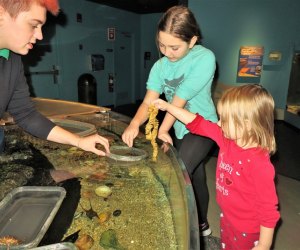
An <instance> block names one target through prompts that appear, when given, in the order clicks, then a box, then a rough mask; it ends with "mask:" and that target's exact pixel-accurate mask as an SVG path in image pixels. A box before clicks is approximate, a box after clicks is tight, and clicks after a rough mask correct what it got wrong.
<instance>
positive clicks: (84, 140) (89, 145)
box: [77, 134, 110, 156]
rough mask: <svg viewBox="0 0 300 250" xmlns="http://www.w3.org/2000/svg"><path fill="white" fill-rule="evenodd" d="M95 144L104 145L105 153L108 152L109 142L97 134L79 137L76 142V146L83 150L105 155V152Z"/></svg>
mask: <svg viewBox="0 0 300 250" xmlns="http://www.w3.org/2000/svg"><path fill="white" fill-rule="evenodd" d="M97 144H101V145H103V146H104V148H105V151H106V153H109V152H110V151H109V143H108V140H107V139H106V138H105V137H102V136H100V135H98V134H94V135H90V136H87V137H80V138H79V139H78V142H77V147H78V148H81V149H83V150H85V151H90V152H93V153H95V154H96V155H99V156H105V155H106V153H105V152H104V151H102V150H99V149H97V148H96V145H97Z"/></svg>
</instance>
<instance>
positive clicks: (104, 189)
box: [95, 186, 112, 198]
mask: <svg viewBox="0 0 300 250" xmlns="http://www.w3.org/2000/svg"><path fill="white" fill-rule="evenodd" d="M95 193H96V195H98V196H100V197H103V198H107V197H109V196H110V195H111V194H112V190H111V188H110V187H108V186H99V187H97V188H96V189H95Z"/></svg>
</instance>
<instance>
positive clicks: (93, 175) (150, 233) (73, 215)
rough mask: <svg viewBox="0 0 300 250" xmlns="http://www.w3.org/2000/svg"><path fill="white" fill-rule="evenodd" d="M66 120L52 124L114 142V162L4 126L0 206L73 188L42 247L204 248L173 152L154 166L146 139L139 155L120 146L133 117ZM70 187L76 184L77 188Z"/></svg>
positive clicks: (140, 141) (98, 113)
mask: <svg viewBox="0 0 300 250" xmlns="http://www.w3.org/2000/svg"><path fill="white" fill-rule="evenodd" d="M77 105H81V104H77ZM93 107H95V106H93ZM60 110H63V109H60ZM51 112H52V111H51ZM70 113H72V112H70ZM64 116H65V117H62V116H60V118H59V119H58V117H57V116H56V117H55V119H56V120H54V121H57V120H59V122H60V123H59V125H61V126H64V123H63V121H64V119H65V118H67V120H66V121H67V122H66V127H65V128H66V129H69V130H71V131H73V132H77V133H81V132H82V131H79V130H80V129H81V128H82V125H83V124H89V126H88V129H89V131H93V132H95V131H97V132H98V133H99V134H100V135H102V136H104V137H106V138H108V139H109V141H110V146H111V149H112V156H113V157H98V156H96V155H95V154H93V153H90V152H84V151H82V150H80V149H78V148H76V147H71V146H67V145H60V144H57V143H52V142H47V141H43V140H40V139H37V138H34V137H32V136H30V135H28V134H26V133H24V132H22V131H21V130H19V129H18V128H17V127H16V126H15V125H9V126H5V130H6V134H7V138H8V139H7V140H8V142H7V147H6V152H4V154H3V155H2V156H1V164H2V167H1V168H2V170H1V172H2V173H1V176H2V177H0V179H1V178H2V179H1V182H0V198H1V199H3V197H4V196H5V194H6V193H8V192H9V191H10V190H11V189H13V188H14V187H16V186H23V185H24V186H25V185H32V184H34V185H37V184H38V185H58V186H64V185H65V186H67V185H69V186H70V185H71V186H70V188H69V189H67V198H66V200H67V201H66V203H68V202H69V203H68V204H67V205H66V204H65V205H64V206H63V207H62V208H61V210H62V211H60V213H58V214H57V216H56V217H55V220H56V221H58V222H55V221H54V222H53V223H52V225H51V226H50V228H49V232H47V235H46V236H45V239H44V240H42V242H41V244H40V245H41V246H42V245H46V244H54V243H59V242H73V243H74V244H75V245H77V246H78V247H79V248H81V249H83V247H86V248H84V249H195V250H196V249H200V245H199V231H198V219H197V209H196V205H195V200H194V194H193V190H192V186H191V183H190V179H189V177H188V174H187V172H186V169H185V167H184V164H183V163H182V161H181V160H180V159H179V158H178V155H177V152H176V150H175V149H174V148H173V147H172V146H171V145H169V149H168V151H167V152H163V150H162V149H159V152H158V158H157V161H156V162H154V161H153V160H152V158H151V157H149V156H151V154H152V146H151V144H150V143H149V141H148V140H146V139H145V135H144V134H143V133H140V134H139V136H138V137H137V138H136V140H135V141H134V146H133V149H130V148H128V147H126V145H125V144H124V143H123V142H122V139H121V134H122V133H123V131H124V129H125V128H126V127H127V125H128V123H129V122H130V119H129V118H128V117H126V116H123V115H121V114H118V113H115V112H112V111H109V110H107V109H104V110H94V112H82V113H77V114H76V113H72V116H69V117H68V116H67V114H64ZM61 118H64V119H61ZM70 121H73V124H72V125H70ZM73 125H74V126H73ZM76 126H78V127H76ZM83 127H84V126H83ZM94 128H95V130H93V129H94ZM74 129H75V130H74ZM91 133H92V132H91ZM83 136H85V134H84V135H83ZM158 143H159V145H160V146H161V143H160V142H159V141H158ZM18 147H21V148H20V149H19V153H18V152H16V148H18ZM13 151H14V152H13ZM17 151H18V150H17ZM122 157H123V158H122ZM124 157H125V158H124ZM20 159H21V160H20ZM41 165H43V166H41ZM4 169H5V170H4ZM4 172H5V173H4ZM3 173H4V174H3ZM53 180H55V181H53ZM71 180H72V181H74V180H77V181H78V183H79V188H78V189H76V188H74V186H72V185H73V184H74V183H73V182H72V183H71V184H70V182H71ZM76 187H78V186H76ZM76 190H78V191H77V199H75V198H74V196H76V194H75V193H76ZM70 200H71V201H70ZM70 204H73V205H72V206H71V205H70ZM62 224H63V228H61V227H62V226H61V225H62ZM51 227H52V229H51ZM58 227H60V228H58ZM58 232H60V234H59V233H58Z"/></svg>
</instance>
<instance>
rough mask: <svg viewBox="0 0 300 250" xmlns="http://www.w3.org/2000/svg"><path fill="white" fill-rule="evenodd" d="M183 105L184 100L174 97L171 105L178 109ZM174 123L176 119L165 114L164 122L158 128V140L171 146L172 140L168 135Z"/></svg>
mask: <svg viewBox="0 0 300 250" xmlns="http://www.w3.org/2000/svg"><path fill="white" fill-rule="evenodd" d="M185 104H186V100H183V99H181V98H179V97H178V96H176V95H175V96H174V98H173V101H172V105H174V106H176V107H179V108H183V107H184V106H185ZM175 121H176V118H175V117H174V116H173V115H171V114H170V113H166V115H165V117H164V120H163V122H162V123H161V125H160V127H159V132H158V138H159V139H161V140H162V141H164V142H168V143H170V144H172V145H173V140H172V138H171V136H170V134H169V130H170V128H171V127H172V126H173V124H174V122H175Z"/></svg>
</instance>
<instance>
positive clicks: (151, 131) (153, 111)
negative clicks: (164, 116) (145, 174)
mask: <svg viewBox="0 0 300 250" xmlns="http://www.w3.org/2000/svg"><path fill="white" fill-rule="evenodd" d="M148 114H149V119H148V123H147V125H146V128H145V134H146V139H147V140H149V141H151V144H152V147H153V153H152V160H153V161H156V160H157V155H158V146H157V143H156V137H157V131H158V125H159V123H158V120H157V118H156V116H157V114H158V109H157V108H156V107H155V106H154V105H150V106H149V108H148Z"/></svg>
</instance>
